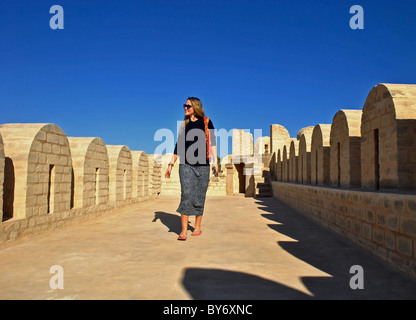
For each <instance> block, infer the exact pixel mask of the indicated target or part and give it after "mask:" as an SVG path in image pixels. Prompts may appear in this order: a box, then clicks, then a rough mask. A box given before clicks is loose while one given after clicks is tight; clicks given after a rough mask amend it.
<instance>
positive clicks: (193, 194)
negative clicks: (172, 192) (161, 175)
mask: <svg viewBox="0 0 416 320" xmlns="http://www.w3.org/2000/svg"><path fill="white" fill-rule="evenodd" d="M209 172H210V166H191V165H188V164H180V165H179V180H180V182H181V202H180V204H179V207H178V209H176V211H177V212H179V213H180V214H184V215H187V216H201V215H202V214H203V213H204V206H205V196H206V193H207V189H208V183H209Z"/></svg>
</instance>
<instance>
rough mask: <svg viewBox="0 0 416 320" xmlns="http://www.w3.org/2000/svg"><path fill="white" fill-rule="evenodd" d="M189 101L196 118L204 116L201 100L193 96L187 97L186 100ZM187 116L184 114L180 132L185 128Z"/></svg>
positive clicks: (187, 121) (187, 120)
mask: <svg viewBox="0 0 416 320" xmlns="http://www.w3.org/2000/svg"><path fill="white" fill-rule="evenodd" d="M188 100H189V101H190V102H191V106H192V108H194V112H195V116H196V117H198V118H204V117H205V111H204V107H203V106H202V102H201V100H199V99H198V98H195V97H189V98H188V99H187V101H188ZM189 119H190V117H189V116H185V118H184V120H183V123H182V125H181V129H180V132H182V130H183V129H185V127H186V126H187V125H188V123H189Z"/></svg>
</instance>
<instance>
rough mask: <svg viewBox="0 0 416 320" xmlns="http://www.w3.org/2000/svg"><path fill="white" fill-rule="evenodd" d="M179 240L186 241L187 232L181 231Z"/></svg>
mask: <svg viewBox="0 0 416 320" xmlns="http://www.w3.org/2000/svg"><path fill="white" fill-rule="evenodd" d="M178 240H181V241H185V240H186V233H181V234H180V235H179V237H178Z"/></svg>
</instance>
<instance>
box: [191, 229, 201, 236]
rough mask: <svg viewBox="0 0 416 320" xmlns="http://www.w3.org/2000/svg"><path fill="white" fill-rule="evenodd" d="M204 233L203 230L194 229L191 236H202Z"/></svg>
mask: <svg viewBox="0 0 416 320" xmlns="http://www.w3.org/2000/svg"><path fill="white" fill-rule="evenodd" d="M201 233H202V230H194V232H192V234H191V236H200V235H201Z"/></svg>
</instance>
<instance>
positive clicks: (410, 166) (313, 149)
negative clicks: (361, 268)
mask: <svg viewBox="0 0 416 320" xmlns="http://www.w3.org/2000/svg"><path fill="white" fill-rule="evenodd" d="M309 132H310V131H309ZM293 143H295V142H294V141H293ZM298 145H299V149H298V150H299V154H298V157H299V163H300V165H299V166H302V163H303V164H304V165H303V168H299V171H300V172H303V174H302V175H301V174H300V175H299V177H300V178H299V181H298V183H293V182H295V181H293V180H292V179H287V169H286V168H285V166H286V162H288V161H290V160H291V158H294V157H296V151H295V152H290V153H289V159H288V158H287V157H288V155H287V146H281V147H280V149H279V150H278V151H277V155H278V163H277V164H278V165H279V164H280V165H281V166H282V168H283V169H282V170H283V173H282V175H281V176H280V175H277V177H276V178H277V180H278V181H272V188H273V195H274V196H275V197H277V198H279V199H281V200H282V201H284V202H285V203H287V204H288V205H290V206H291V207H294V208H296V209H298V210H300V211H301V212H302V213H304V214H306V215H307V216H309V217H311V218H313V219H315V220H316V221H318V222H320V223H321V224H323V225H325V226H327V227H329V228H331V229H333V230H334V231H336V232H338V233H340V234H342V235H343V236H345V237H347V238H349V239H350V240H352V241H354V242H355V243H357V244H359V245H361V246H363V247H365V248H366V249H367V250H369V251H370V252H372V253H374V254H376V255H378V256H379V257H381V258H383V259H385V260H386V261H388V262H389V263H391V264H392V265H394V266H396V267H398V268H399V269H401V270H403V271H405V272H407V273H409V274H411V275H412V276H416V194H415V193H416V85H400V84H394V85H392V84H379V85H377V86H375V87H374V88H373V89H372V90H371V91H370V93H369V95H368V97H367V99H366V102H365V105H364V107H363V109H362V110H345V109H342V110H339V111H338V112H337V113H336V114H335V115H334V117H333V121H332V124H331V125H329V124H324V125H322V124H318V125H316V126H314V127H313V131H312V135H311V136H310V135H308V133H307V130H304V129H302V130H301V131H300V132H299V133H298ZM294 147H295V146H292V148H294ZM309 152H310V164H308V159H307V155H308V153H309ZM280 155H282V157H281V160H280ZM302 156H303V158H302ZM279 162H280V163H279ZM308 171H310V174H311V175H310V176H311V179H310V180H309V179H308ZM278 172H279V171H278ZM305 177H306V179H305ZM302 179H303V180H302ZM380 190H382V191H380ZM404 191H405V192H404Z"/></svg>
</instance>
